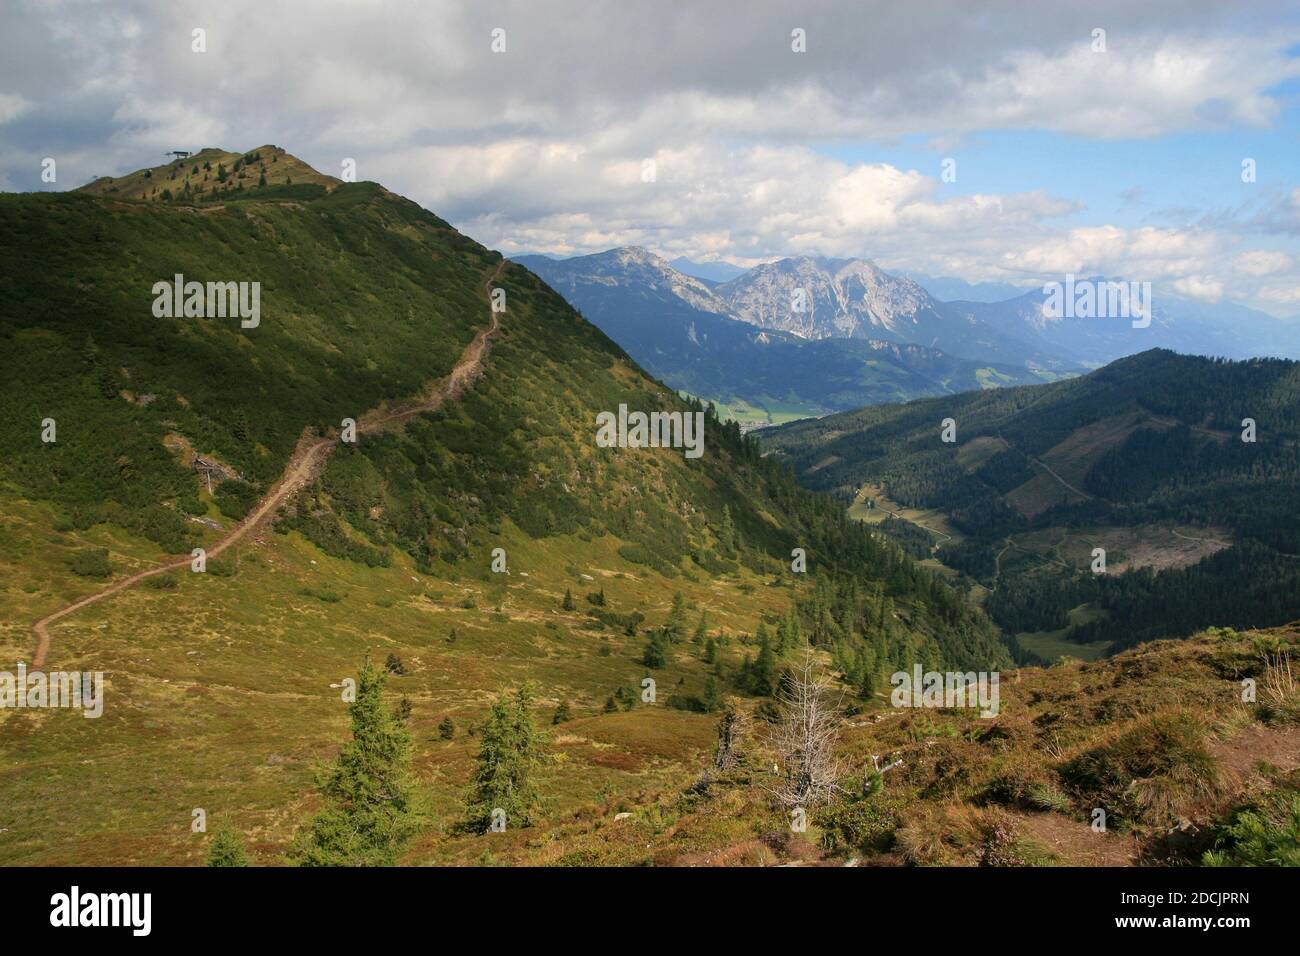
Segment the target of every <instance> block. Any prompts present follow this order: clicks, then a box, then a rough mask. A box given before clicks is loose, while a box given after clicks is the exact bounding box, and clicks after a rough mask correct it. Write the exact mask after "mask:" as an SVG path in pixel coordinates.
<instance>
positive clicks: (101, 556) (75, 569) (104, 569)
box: [68, 548, 113, 578]
mask: <svg viewBox="0 0 1300 956" xmlns="http://www.w3.org/2000/svg"><path fill="white" fill-rule="evenodd" d="M68 566H69V567H71V568H72V573H73V574H79V575H81V576H82V577H83V578H106V577H108V576H109V575H110V574H112V573H113V566H112V565H111V564H109V563H108V549H107V548H89V549H87V550H85V551H78V552H76V553H75V554H73V555H72V557H71V558H69V559H68Z"/></svg>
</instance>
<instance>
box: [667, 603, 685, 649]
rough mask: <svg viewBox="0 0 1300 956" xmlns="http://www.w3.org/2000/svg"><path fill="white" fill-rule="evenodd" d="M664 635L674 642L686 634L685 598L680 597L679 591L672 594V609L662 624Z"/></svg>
mask: <svg viewBox="0 0 1300 956" xmlns="http://www.w3.org/2000/svg"><path fill="white" fill-rule="evenodd" d="M664 636H665V637H667V638H668V640H669V641H671V642H672V643H674V644H676V643H678V642H679V641H681V639H682V638H683V637H685V636H686V598H684V597H682V592H681V591H678V592H677V593H676V594H674V595H673V606H672V610H670V611H669V612H668V621H667V623H666V624H664Z"/></svg>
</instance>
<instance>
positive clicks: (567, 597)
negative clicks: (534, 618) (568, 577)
mask: <svg viewBox="0 0 1300 956" xmlns="http://www.w3.org/2000/svg"><path fill="white" fill-rule="evenodd" d="M560 607H561V608H563V609H564V610H566V611H572V610H573V608H574V604H573V589H572V588H565V589H564V601H563V603H561V605H560Z"/></svg>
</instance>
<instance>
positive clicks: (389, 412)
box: [32, 259, 506, 668]
mask: <svg viewBox="0 0 1300 956" xmlns="http://www.w3.org/2000/svg"><path fill="white" fill-rule="evenodd" d="M505 266H506V260H504V259H503V260H501V262H500V263H498V264H497V267H496V269H495V270H494V271H493V273H492V274H491V275H490V276H488V277H487V279H485V280H484V282H483V293H484V296H485V298H486V299H487V302H488V319H489V321H488V326H487V328H485V329H481V330H480V331H479V332H477V333H476V334H475V336H474V338H473V339H472V340H471V341H470V343H469V345H467V346H465V351H463V352H462V353H461V354H460V358H458V359H457V360H456V364H455V365H454V366H453V367H452V370H451V372H450V373H449V374H448V375H447V376H446V377H445V378H442V379H439V380H438V381H437V382H436V383H435V384H434V385H433V386H432V387H431V388H430V389H429V390H428V392H427V393H426V394H425V395H423V396H421V397H420V399H419V400H418V401H415V402H412V403H411V404H408V405H401V406H398V407H396V408H391V409H389V408H383V407H381V408H378V409H372V410H371V411H369V412H367V413H366V414H364V415H362V416H361V417H360V418H359V419H358V420H357V433H358V434H362V435H364V434H371V433H374V432H377V431H380V430H381V429H383V428H384V427H385V426H387V425H391V424H393V423H394V422H400V421H405V420H406V419H409V418H414V417H415V416H417V415H423V414H425V413H426V412H432V411H436V410H437V409H438V408H440V407H441V406H442V405H443V403H444V402H448V401H455V400H456V399H458V398H459V397H460V396H461V395H462V394H464V392H465V389H467V388H468V387H469V386H470V385H471V384H472V383H473V382H474V380H475V379H477V378H478V377H479V375H481V374H482V372H483V363H484V361H485V360H486V359H487V355H488V352H489V351H490V350H491V347H492V339H493V338H494V337H495V336H496V334H497V332H498V330H499V329H500V328H501V325H500V322H498V320H497V314H496V312H495V311H493V309H492V285H493V283H495V282H496V281H497V279H498V278H500V276H501V272H502V270H503V269H504V268H505ZM338 443H339V439H338V436H336V435H335V436H326V437H324V438H321V437H317V436H313V435H311V434H310V433H309V432H308V431H307V430H304V432H303V435H302V437H301V438H300V439H299V440H298V445H297V447H296V448H295V449H294V451H293V454H292V455H290V456H289V461H288V463H287V464H286V465H285V467H284V472H283V474H281V476H280V478H279V480H278V481H276V483H275V484H274V485H273V486H272V488H271V490H270V491H268V492H267V493H266V495H265V496H264V497H263V498H262V499H261V500H260V501H258V503H257V504H256V505H255V506H254V508H253V510H252V511H250V512H249V513H248V514H247V515H246V516H245V517H244V518H243V520H241V521H240V522H239V523H238V524H236V525H235V526H234V527H233V528H231V529H230V530H229V531H227V532H226V533H225V534H224V535H223V536H222V537H221V538H220V539H218V540H217V542H216V543H214V544H213V545H212V546H211V547H210V548H208V549H206V550H207V556H208V557H209V558H215V557H218V556H220V555H221V554H222V552H224V551H225V550H226V549H227V548H229V547H231V545H234V544H238V543H239V542H240V541H242V540H243V539H244V538H245V537H247V536H248V535H249V533H250V532H252V531H253V530H255V529H257V528H259V527H261V526H262V525H263V524H265V522H266V520H267V519H268V518H270V517H271V516H272V515H274V514H275V512H276V509H278V508H279V507H280V506H281V505H283V504H284V503H285V502H286V501H288V500H289V498H291V497H292V496H293V495H294V494H296V493H297V492H298V491H300V490H301V489H302V488H303V487H304V486H305V485H307V483H308V482H310V481H311V480H312V479H314V478H315V477H316V476H317V475H319V474H320V473H321V470H322V469H323V468H324V467H325V462H326V461H327V460H328V459H329V456H330V453H331V452H333V451H334V448H335V447H336V446H337V445H338ZM191 560H192V559H191V558H190V557H189V556H188V555H187V556H185V557H180V558H174V559H172V560H170V561H166V562H164V563H163V564H159V565H156V566H154V567H152V568H148V569H146V570H144V571H137V572H136V573H135V574H132V575H130V576H128V577H125V578H123V579H122V580H120V581H117V582H115V583H113V584H111V585H109V586H108V587H106V588H105V589H104V590H102V591H96V592H95V593H93V594H87V595H86V596H85V597H82V598H78V599H77V600H75V601H73V602H72V603H71V604H69V605H67V606H65V607H62V608H59V610H57V611H55V612H54V613H53V614H47V615H46V616H45V617H43V618H41V619H40V620H39V621H37V622H36V623H35V624H33V625H32V631H33V632H34V634H35V635H36V652H35V654H34V655H33V656H32V667H33V668H38V667H42V666H44V664H45V656H46V654H48V653H49V650H50V625H51V624H54V623H55V622H56V621H59V620H61V619H63V618H65V617H67V616H68V615H69V614H73V613H75V612H77V611H79V610H81V609H82V608H84V607H88V606H90V605H91V604H96V603H98V602H100V601H103V600H104V599H106V598H110V597H112V596H113V595H114V594H117V593H118V592H119V591H124V590H126V589H127V588H129V587H134V586H135V585H137V584H139V583H140V582H141V581H143V580H145V579H146V578H151V577H154V576H155V575H158V574H166V573H167V572H169V571H175V570H177V569H178V568H184V567H188V566H189V564H190V561H191Z"/></svg>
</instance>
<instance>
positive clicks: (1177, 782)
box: [1061, 711, 1220, 824]
mask: <svg viewBox="0 0 1300 956" xmlns="http://www.w3.org/2000/svg"><path fill="white" fill-rule="evenodd" d="M1206 733H1207V728H1206V726H1205V724H1204V723H1203V722H1202V721H1201V720H1200V719H1199V718H1197V717H1195V716H1194V715H1192V714H1190V713H1186V712H1181V711H1180V712H1175V713H1169V714H1158V715H1156V716H1154V717H1151V718H1149V719H1147V720H1145V721H1143V722H1142V723H1141V724H1139V725H1138V726H1137V727H1134V728H1133V729H1132V730H1129V731H1128V732H1126V733H1124V734H1122V735H1120V736H1119V737H1117V738H1116V739H1115V740H1114V741H1112V742H1111V743H1109V744H1105V745H1103V746H1101V747H1097V748H1095V749H1093V750H1090V751H1087V752H1086V753H1084V754H1081V755H1080V756H1078V757H1076V758H1075V759H1074V760H1072V761H1070V762H1069V763H1067V764H1066V765H1065V766H1064V767H1062V768H1061V774H1062V776H1063V777H1064V778H1065V780H1066V781H1067V784H1068V786H1069V787H1070V789H1072V790H1073V791H1074V793H1075V794H1077V795H1078V796H1079V797H1080V798H1082V799H1083V800H1085V801H1087V802H1088V803H1089V805H1091V806H1102V807H1106V808H1108V809H1111V810H1112V811H1113V812H1115V813H1117V814H1118V815H1119V816H1120V817H1121V819H1127V820H1128V821H1129V822H1142V823H1150V824H1168V823H1172V822H1174V821H1176V820H1177V818H1178V817H1179V816H1181V815H1183V814H1182V813H1181V812H1180V811H1181V810H1182V809H1183V808H1184V807H1185V806H1186V805H1188V804H1191V803H1193V802H1195V801H1197V800H1199V799H1203V798H1206V797H1210V796H1213V795H1215V794H1217V793H1218V792H1219V789H1220V779H1219V769H1218V764H1217V762H1216V761H1215V759H1214V758H1213V757H1212V756H1211V755H1210V753H1209V751H1208V750H1206V749H1205V742H1204V741H1205V736H1206Z"/></svg>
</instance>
